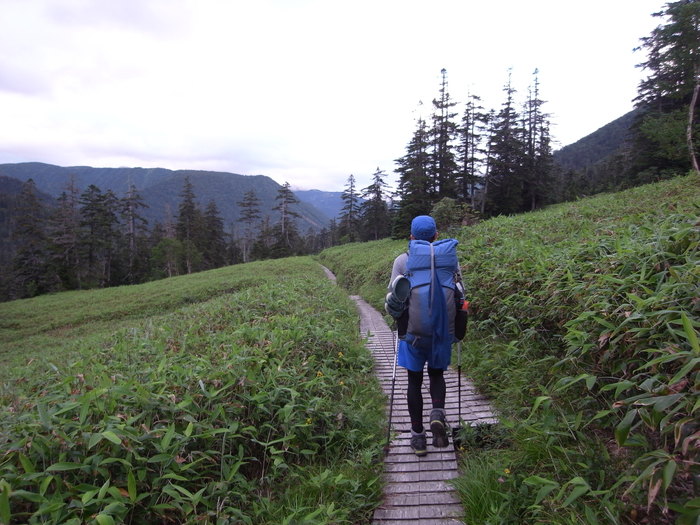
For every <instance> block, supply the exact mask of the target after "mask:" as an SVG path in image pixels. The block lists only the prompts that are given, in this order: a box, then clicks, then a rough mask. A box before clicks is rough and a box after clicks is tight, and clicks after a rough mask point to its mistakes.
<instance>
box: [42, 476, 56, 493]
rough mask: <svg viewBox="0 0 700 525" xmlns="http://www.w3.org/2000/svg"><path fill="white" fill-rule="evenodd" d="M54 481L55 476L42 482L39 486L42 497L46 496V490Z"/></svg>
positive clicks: (48, 477) (47, 477)
mask: <svg viewBox="0 0 700 525" xmlns="http://www.w3.org/2000/svg"><path fill="white" fill-rule="evenodd" d="M52 481H53V476H46V477H45V478H44V479H43V480H42V481H41V485H39V494H41V495H42V496H43V495H44V494H46V489H48V488H49V485H50V484H51V482H52Z"/></svg>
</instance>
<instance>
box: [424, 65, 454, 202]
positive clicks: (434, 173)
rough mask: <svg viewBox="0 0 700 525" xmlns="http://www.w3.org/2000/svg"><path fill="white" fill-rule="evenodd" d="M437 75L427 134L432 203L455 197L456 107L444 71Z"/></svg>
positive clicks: (445, 71)
mask: <svg viewBox="0 0 700 525" xmlns="http://www.w3.org/2000/svg"><path fill="white" fill-rule="evenodd" d="M440 73H441V74H442V81H441V83H440V96H439V98H436V99H433V116H432V121H433V127H432V129H431V130H430V131H431V150H432V151H431V167H430V176H431V184H432V193H433V194H434V198H433V201H437V200H440V199H441V198H443V197H455V196H456V195H457V181H456V178H457V162H456V160H455V153H454V139H455V136H456V134H457V124H455V122H454V120H453V119H454V118H455V117H456V116H457V113H456V112H455V111H454V110H453V108H454V107H455V106H456V105H457V103H456V102H454V101H452V99H451V98H450V94H449V92H448V90H447V70H445V69H442V70H441V71H440Z"/></svg>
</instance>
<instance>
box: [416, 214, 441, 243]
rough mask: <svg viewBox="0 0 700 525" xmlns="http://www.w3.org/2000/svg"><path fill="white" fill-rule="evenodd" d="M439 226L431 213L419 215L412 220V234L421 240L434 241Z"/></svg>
mask: <svg viewBox="0 0 700 525" xmlns="http://www.w3.org/2000/svg"><path fill="white" fill-rule="evenodd" d="M436 231H437V227H436V226H435V221H434V220H433V218H432V217H431V216H430V215H419V216H418V217H415V218H414V219H413V221H411V235H413V237H414V238H416V239H418V240H421V241H432V240H433V237H435V232H436Z"/></svg>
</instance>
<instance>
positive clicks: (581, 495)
mask: <svg viewBox="0 0 700 525" xmlns="http://www.w3.org/2000/svg"><path fill="white" fill-rule="evenodd" d="M699 212H700V188H699V187H698V183H697V177H695V176H690V177H680V178H676V179H673V180H670V181H666V182H663V183H658V184H654V185H649V186H644V187H640V188H636V189H633V190H629V191H626V192H622V193H618V194H609V195H602V196H599V197H596V198H590V199H583V200H580V201H577V202H574V203H569V204H564V205H557V206H554V207H550V208H548V209H546V210H544V211H540V212H535V213H531V214H525V215H520V216H516V217H501V218H496V219H492V220H489V221H486V222H483V223H481V224H479V225H477V226H474V227H469V228H464V229H462V230H460V231H459V232H457V233H456V235H455V236H456V237H457V238H458V239H459V240H460V246H459V254H460V262H461V265H462V268H463V272H464V275H465V279H466V280H467V282H468V285H469V298H470V299H471V301H472V305H473V309H472V319H471V322H470V331H469V333H468V335H467V340H466V341H465V346H464V349H463V351H462V358H463V363H462V364H463V365H464V366H463V369H465V370H467V371H468V374H469V375H470V376H471V377H472V378H473V379H474V380H475V382H476V383H477V385H478V386H479V388H480V389H482V390H483V391H484V392H486V393H488V394H489V395H490V396H492V398H493V400H494V402H495V403H496V405H497V406H498V409H499V410H500V412H501V414H502V423H501V426H500V427H497V428H498V430H497V433H498V435H497V436H496V438H497V439H495V440H496V441H499V442H501V443H507V444H508V446H498V447H472V448H468V449H467V450H465V451H464V454H462V455H461V457H462V458H463V459H462V461H463V467H464V475H463V476H462V477H461V478H460V479H459V480H458V481H457V488H458V489H459V491H460V493H461V494H462V501H463V504H464V507H465V512H466V521H467V522H468V523H480V524H506V523H511V524H519V523H562V524H563V523H567V524H568V523H571V524H573V523H592V524H595V523H681V524H691V523H692V524H694V523H696V522H697V520H698V516H700V499H698V498H697V494H698V491H699V490H700V464H699V463H700V457H699V456H698V450H699V449H700V428H699V427H698V423H697V420H698V419H697V418H698V409H699V408H700V402H699V401H698V388H699V378H698V369H699V368H700V346H699V345H698V335H697V334H698V329H699V328H700V320H699V315H698V314H699V312H700V284H699V283H700V260H699V257H700V247H699V246H700V245H699V243H700V221H699V220H698V216H699V215H700V214H699ZM405 249H406V243H405V242H404V241H400V242H397V241H380V242H377V243H370V244H364V245H362V247H361V248H359V247H357V246H345V247H337V248H333V249H330V250H327V251H325V252H323V253H322V254H321V260H322V261H323V262H324V264H326V265H327V266H329V267H330V268H332V269H333V270H334V271H335V272H336V274H337V275H338V276H339V281H340V282H341V283H342V284H344V285H345V286H348V287H349V288H350V289H351V290H352V291H353V292H356V293H361V294H363V295H365V296H366V297H367V298H368V299H369V300H370V301H371V302H372V303H373V304H374V305H375V306H376V307H378V308H381V306H382V301H383V296H384V293H385V287H386V283H387V281H388V278H389V271H390V268H391V261H392V260H393V258H394V257H395V256H396V255H397V254H398V253H400V252H401V251H402V250H405ZM473 441H474V440H473V439H472V440H471V442H473ZM480 441H483V439H481V440H480ZM463 442H465V443H467V445H465V446H467V447H469V445H468V443H469V442H470V439H466V438H465V439H463Z"/></svg>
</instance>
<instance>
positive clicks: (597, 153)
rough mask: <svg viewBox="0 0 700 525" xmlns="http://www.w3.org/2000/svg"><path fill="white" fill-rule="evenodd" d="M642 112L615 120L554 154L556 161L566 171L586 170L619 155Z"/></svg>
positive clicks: (634, 112)
mask: <svg viewBox="0 0 700 525" xmlns="http://www.w3.org/2000/svg"><path fill="white" fill-rule="evenodd" d="M639 112H640V110H639V109H635V110H632V111H630V112H629V113H626V114H625V115H622V116H621V117H620V118H618V119H615V120H613V121H612V122H610V123H608V124H606V125H605V126H603V127H602V128H599V129H597V130H596V131H594V132H593V133H591V134H590V135H586V136H585V137H583V138H582V139H580V140H578V141H576V142H574V143H573V144H569V145H568V146H564V147H563V148H562V149H560V150H558V151H555V152H554V161H555V162H556V163H557V164H559V165H560V166H562V167H563V168H566V169H573V170H585V169H586V168H587V167H590V166H593V165H594V164H597V163H598V162H600V161H602V160H604V159H606V158H608V157H610V156H611V155H613V154H614V153H617V152H618V151H619V150H620V148H621V147H622V146H623V145H624V144H625V141H626V140H627V139H628V138H629V137H630V128H631V126H632V124H633V123H634V120H635V118H636V117H637V115H638V114H639Z"/></svg>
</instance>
